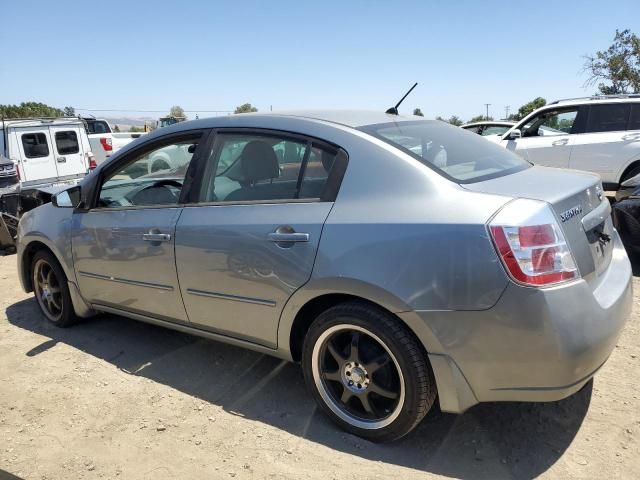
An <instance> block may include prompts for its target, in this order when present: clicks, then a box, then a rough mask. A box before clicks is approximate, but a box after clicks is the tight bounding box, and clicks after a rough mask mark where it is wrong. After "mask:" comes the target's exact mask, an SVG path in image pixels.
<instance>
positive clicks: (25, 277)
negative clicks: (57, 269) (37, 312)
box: [19, 240, 66, 292]
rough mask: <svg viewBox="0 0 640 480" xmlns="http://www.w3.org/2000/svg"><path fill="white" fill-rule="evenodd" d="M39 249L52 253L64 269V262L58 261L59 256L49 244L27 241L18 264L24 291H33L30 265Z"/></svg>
mask: <svg viewBox="0 0 640 480" xmlns="http://www.w3.org/2000/svg"><path fill="white" fill-rule="evenodd" d="M41 251H45V252H47V253H50V254H51V255H53V257H54V258H55V259H56V260H57V261H58V263H59V264H60V265H61V267H62V269H63V271H64V264H63V263H62V262H61V261H60V258H59V257H58V255H56V253H55V252H54V251H53V249H52V248H51V247H50V246H49V245H47V244H46V243H44V242H42V241H41V240H33V241H31V242H29V243H28V244H27V245H26V246H25V247H24V249H23V251H22V256H21V257H20V265H19V268H20V278H21V279H22V285H23V286H24V289H25V291H26V292H32V291H33V279H32V275H31V274H32V272H31V267H32V263H33V257H34V256H35V254H36V253H38V252H41ZM65 274H66V272H65Z"/></svg>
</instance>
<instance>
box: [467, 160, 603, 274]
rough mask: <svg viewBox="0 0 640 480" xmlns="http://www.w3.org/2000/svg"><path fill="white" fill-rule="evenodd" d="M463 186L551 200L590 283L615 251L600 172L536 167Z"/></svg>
mask: <svg viewBox="0 0 640 480" xmlns="http://www.w3.org/2000/svg"><path fill="white" fill-rule="evenodd" d="M463 187H464V188H466V189H468V190H472V191H476V192H482V193H490V194H496V195H506V196H509V197H513V198H529V199H534V200H543V201H545V202H547V203H549V204H550V205H551V207H552V209H553V211H554V213H555V215H556V219H557V221H558V225H560V228H562V231H563V233H564V236H565V238H566V240H567V243H568V245H569V248H570V249H571V253H572V254H573V256H574V259H575V262H576V265H577V267H578V270H579V271H580V275H581V276H582V278H584V279H585V280H586V281H587V282H591V281H592V280H594V279H595V278H597V277H599V276H600V274H601V273H602V272H604V271H605V270H606V269H607V267H608V266H609V263H610V262H611V256H612V252H613V241H612V236H613V223H612V220H611V206H610V204H609V200H608V199H607V198H606V196H605V195H604V191H603V189H602V183H601V181H600V178H599V177H598V176H597V175H593V174H590V173H586V172H578V171H569V170H561V169H556V168H547V167H539V166H534V167H531V168H528V169H526V170H523V171H521V172H518V173H514V174H512V175H506V176H503V177H499V178H494V179H491V180H487V181H484V182H478V183H473V184H466V185H463Z"/></svg>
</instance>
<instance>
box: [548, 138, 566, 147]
mask: <svg viewBox="0 0 640 480" xmlns="http://www.w3.org/2000/svg"><path fill="white" fill-rule="evenodd" d="M567 143H569V139H568V138H563V139H562V140H556V141H555V142H552V143H551V145H553V146H554V147H558V146H560V145H566V144H567Z"/></svg>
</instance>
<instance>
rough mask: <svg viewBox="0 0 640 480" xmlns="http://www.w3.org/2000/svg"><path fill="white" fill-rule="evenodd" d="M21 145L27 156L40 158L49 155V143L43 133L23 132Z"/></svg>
mask: <svg viewBox="0 0 640 480" xmlns="http://www.w3.org/2000/svg"><path fill="white" fill-rule="evenodd" d="M22 147H23V148H24V154H25V156H26V157H27V158H42V157H48V156H49V144H48V142H47V136H46V135H45V134H44V133H40V132H35V133H23V134H22Z"/></svg>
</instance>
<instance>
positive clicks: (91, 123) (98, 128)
mask: <svg viewBox="0 0 640 480" xmlns="http://www.w3.org/2000/svg"><path fill="white" fill-rule="evenodd" d="M87 132H88V133H89V135H92V134H94V133H111V129H110V128H109V124H108V123H107V122H105V121H103V120H87Z"/></svg>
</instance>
